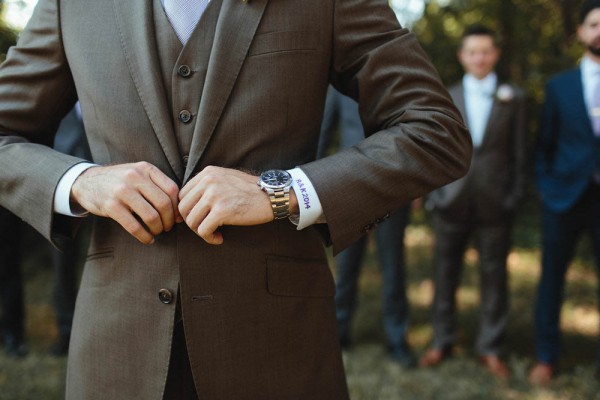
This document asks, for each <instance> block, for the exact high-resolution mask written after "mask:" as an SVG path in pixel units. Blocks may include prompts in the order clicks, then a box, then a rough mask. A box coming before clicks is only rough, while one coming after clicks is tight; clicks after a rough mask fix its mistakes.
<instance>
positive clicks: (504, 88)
mask: <svg viewBox="0 0 600 400" xmlns="http://www.w3.org/2000/svg"><path fill="white" fill-rule="evenodd" d="M514 97H515V91H514V90H513V88H512V87H510V85H507V84H502V85H500V86H498V89H497V90H496V98H497V99H498V101H500V102H502V103H508V102H509V101H512V99H513V98H514Z"/></svg>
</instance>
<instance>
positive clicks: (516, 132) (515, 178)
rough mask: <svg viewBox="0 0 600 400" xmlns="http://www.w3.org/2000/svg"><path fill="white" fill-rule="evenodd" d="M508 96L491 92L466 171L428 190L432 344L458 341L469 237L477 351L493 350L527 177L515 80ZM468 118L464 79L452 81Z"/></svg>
mask: <svg viewBox="0 0 600 400" xmlns="http://www.w3.org/2000/svg"><path fill="white" fill-rule="evenodd" d="M502 87H503V88H506V91H507V92H506V93H505V95H506V98H504V99H503V100H500V99H499V96H498V91H497V92H496V95H495V98H494V101H493V104H492V109H491V112H490V116H489V118H488V121H487V125H486V129H485V131H484V136H483V141H482V142H481V145H479V146H478V147H474V152H473V159H472V161H471V168H470V169H469V172H468V173H467V175H466V176H465V177H464V178H462V179H460V180H458V181H456V182H454V183H451V184H449V185H446V186H444V187H442V188H440V189H438V190H436V191H434V192H433V193H432V194H431V195H430V196H429V199H428V204H429V205H431V206H432V207H433V221H434V229H435V238H436V240H435V241H436V244H435V255H434V256H435V297H434V302H433V330H434V340H433V347H434V348H438V349H444V350H449V349H451V347H452V346H453V345H454V343H455V341H456V336H455V324H454V314H455V295H456V290H457V288H458V285H459V278H460V270H461V267H462V263H463V255H464V252H465V249H466V247H467V244H468V241H469V238H471V237H473V238H474V240H475V246H476V248H477V250H478V253H479V261H480V274H481V287H480V295H481V306H480V307H481V317H480V318H481V319H480V331H479V335H478V340H477V352H478V353H479V354H480V355H489V354H495V355H497V354H498V353H499V352H500V346H501V344H502V337H503V335H504V331H505V327H506V320H507V270H506V257H507V253H508V250H509V245H510V229H511V224H512V214H513V211H514V208H515V205H516V203H517V200H518V199H519V197H521V195H522V193H523V187H524V182H525V175H524V164H525V153H526V128H525V95H524V93H523V92H522V91H521V90H519V89H518V88H516V87H514V86H507V85H502ZM450 95H451V96H452V98H453V100H454V102H455V104H456V105H457V107H458V109H459V110H460V111H461V113H462V114H463V118H465V120H467V118H466V117H467V115H466V111H465V98H464V96H465V93H464V88H463V84H462V83H461V84H458V85H455V86H453V87H452V88H450Z"/></svg>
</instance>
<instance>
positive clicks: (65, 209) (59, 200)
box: [54, 162, 96, 217]
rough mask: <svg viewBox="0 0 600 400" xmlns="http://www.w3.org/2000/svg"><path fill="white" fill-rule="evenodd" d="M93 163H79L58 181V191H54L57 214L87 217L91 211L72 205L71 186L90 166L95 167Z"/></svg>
mask: <svg viewBox="0 0 600 400" xmlns="http://www.w3.org/2000/svg"><path fill="white" fill-rule="evenodd" d="M95 166H96V164H92V163H85V162H84V163H79V164H76V165H74V166H73V167H71V169H69V170H68V171H67V172H66V173H65V174H64V175H63V176H62V178H60V181H58V185H57V186H56V192H55V193H54V212H55V213H57V214H62V215H67V216H69V217H85V216H87V215H88V214H89V213H88V212H87V211H85V210H84V209H83V208H81V207H78V208H75V207H73V208H72V207H71V201H70V199H71V188H72V187H73V184H74V183H75V180H76V179H77V178H78V177H79V175H81V174H82V173H83V172H84V171H85V170H87V169H88V168H90V167H95Z"/></svg>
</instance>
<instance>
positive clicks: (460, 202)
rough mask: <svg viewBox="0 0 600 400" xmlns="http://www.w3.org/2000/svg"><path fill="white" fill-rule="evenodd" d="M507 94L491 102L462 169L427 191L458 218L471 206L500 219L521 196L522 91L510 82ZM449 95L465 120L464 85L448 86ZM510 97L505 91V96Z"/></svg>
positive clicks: (480, 215)
mask: <svg viewBox="0 0 600 400" xmlns="http://www.w3.org/2000/svg"><path fill="white" fill-rule="evenodd" d="M509 87H510V88H511V90H512V97H511V98H506V99H502V100H501V99H499V98H498V97H497V96H496V97H495V99H494V102H493V104H492V110H491V112H490V116H489V119H488V121H487V125H486V129H485V133H484V136H483V141H482V143H481V145H480V146H479V147H477V148H474V149H473V155H472V157H473V158H472V160H471V167H470V169H469V172H468V173H467V175H465V176H464V177H463V178H461V179H458V180H456V181H454V182H452V183H450V184H448V185H446V186H444V187H442V188H440V189H437V190H435V191H434V192H433V193H431V194H430V196H429V198H428V201H429V202H430V204H431V205H433V207H434V208H435V209H436V210H438V211H441V212H444V213H445V214H447V215H448V216H451V217H452V218H453V219H456V220H457V221H460V220H463V221H464V220H465V219H467V218H468V217H469V215H471V216H472V213H473V212H474V210H476V212H477V215H478V218H481V219H483V220H487V221H491V220H495V221H498V220H502V219H505V217H506V216H507V212H511V211H513V209H514V208H515V206H516V204H517V202H518V200H519V199H520V198H521V197H522V195H523V193H524V190H525V183H526V152H527V127H526V122H527V121H526V97H525V93H524V92H523V91H522V90H521V89H519V88H517V87H515V86H512V85H511V86H509ZM449 91H450V95H451V96H452V99H453V101H454V103H455V104H456V106H457V107H458V109H459V111H460V112H461V114H462V116H463V118H464V119H465V121H466V120H467V115H466V110H465V98H464V87H463V85H462V83H459V84H457V85H454V86H452V87H451V88H450V89H449ZM509 97H510V96H509Z"/></svg>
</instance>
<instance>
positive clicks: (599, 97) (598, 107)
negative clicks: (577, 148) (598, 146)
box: [591, 79, 600, 137]
mask: <svg viewBox="0 0 600 400" xmlns="http://www.w3.org/2000/svg"><path fill="white" fill-rule="evenodd" d="M591 119H592V128H593V129H594V135H596V136H598V137H600V79H598V83H597V84H596V87H595V88H594V95H593V96H592V111H591Z"/></svg>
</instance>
